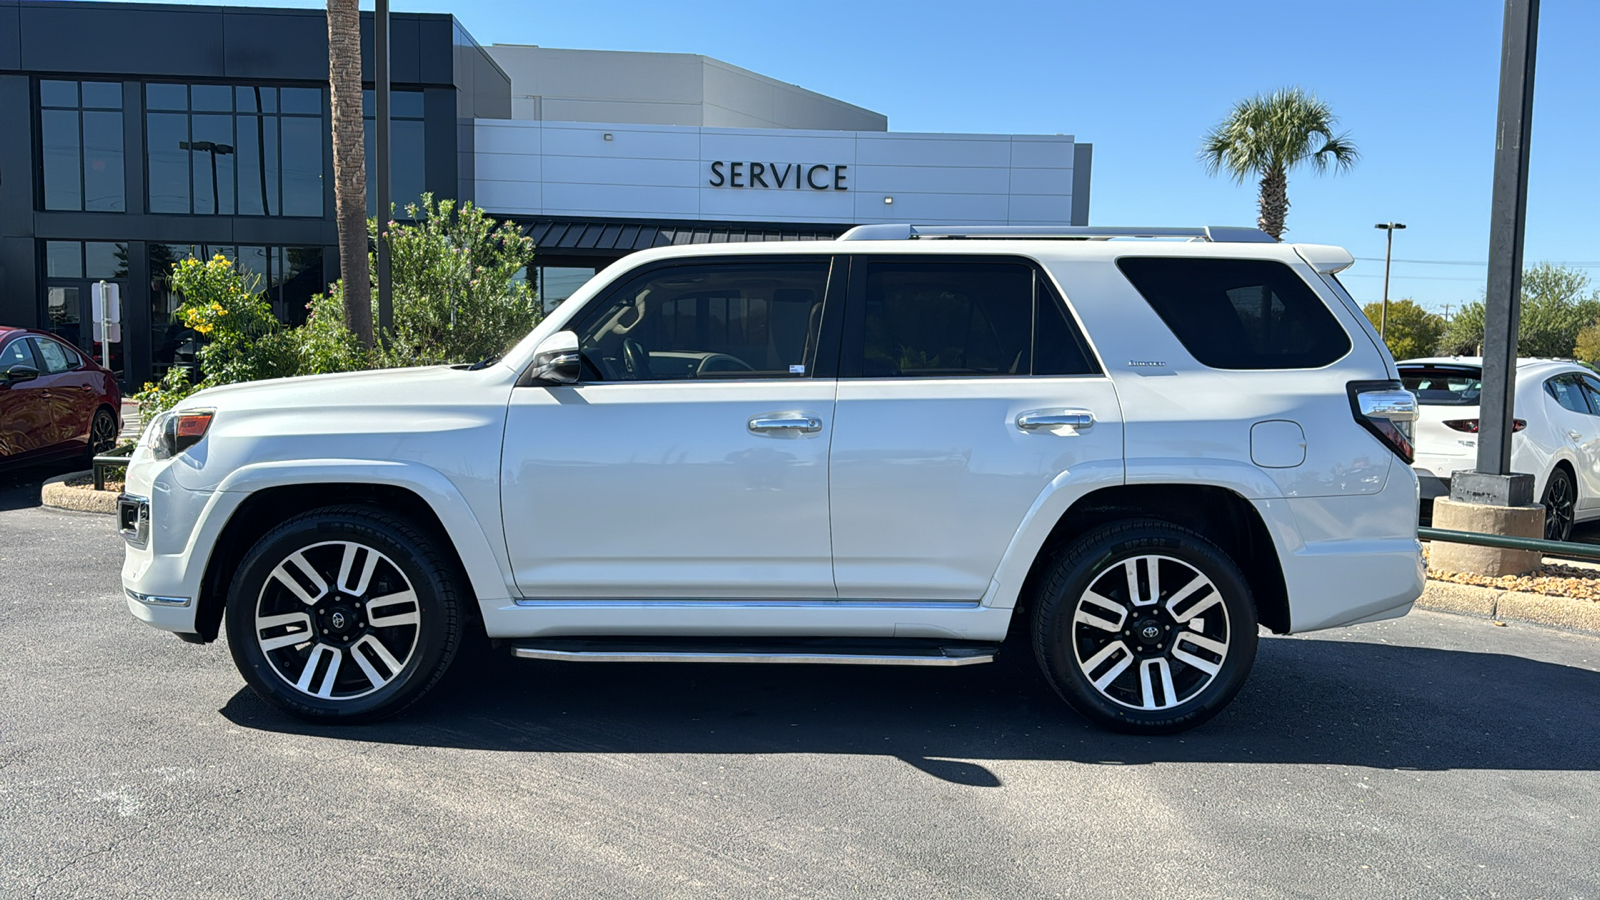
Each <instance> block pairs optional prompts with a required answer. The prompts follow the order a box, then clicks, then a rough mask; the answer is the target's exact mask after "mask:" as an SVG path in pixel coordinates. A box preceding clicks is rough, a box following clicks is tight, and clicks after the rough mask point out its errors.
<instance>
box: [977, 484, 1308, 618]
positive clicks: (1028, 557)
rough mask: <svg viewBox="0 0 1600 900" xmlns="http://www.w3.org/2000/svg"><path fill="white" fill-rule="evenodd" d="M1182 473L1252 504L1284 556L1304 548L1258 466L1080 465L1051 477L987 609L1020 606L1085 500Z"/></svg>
mask: <svg viewBox="0 0 1600 900" xmlns="http://www.w3.org/2000/svg"><path fill="white" fill-rule="evenodd" d="M1177 472H1181V473H1182V476H1183V477H1182V478H1181V479H1179V480H1181V482H1182V484H1183V485H1185V486H1194V485H1205V486H1209V487H1217V488H1223V489H1225V490H1228V491H1232V492H1233V493H1235V494H1238V495H1239V496H1240V497H1242V498H1244V499H1245V500H1246V501H1248V502H1249V503H1250V504H1251V505H1252V506H1253V507H1255V510H1256V513H1257V514H1258V515H1260V516H1261V517H1262V521H1263V522H1264V523H1265V525H1266V527H1267V532H1268V533H1269V534H1270V535H1271V536H1272V540H1273V542H1274V543H1275V544H1277V545H1278V549H1279V551H1280V553H1281V552H1283V551H1284V550H1286V549H1288V550H1292V549H1294V548H1296V547H1298V546H1299V544H1300V537H1299V534H1298V531H1297V530H1296V529H1295V527H1294V522H1293V519H1292V518H1290V516H1289V510H1288V504H1286V503H1284V502H1283V494H1282V492H1281V491H1279V490H1278V485H1277V483H1276V482H1274V481H1273V480H1272V478H1271V477H1269V476H1268V475H1267V474H1266V473H1265V472H1263V471H1261V469H1259V468H1257V467H1256V466H1254V465H1250V464H1247V463H1243V462H1232V461H1226V460H1197V459H1140V460H1132V459H1130V460H1128V461H1127V463H1126V469H1124V465H1123V463H1122V462H1121V461H1120V460H1118V461H1106V462H1102V463H1093V464H1090V465H1085V466H1076V467H1074V468H1072V469H1069V470H1067V471H1065V472H1062V473H1061V474H1060V475H1057V476H1056V477H1055V478H1053V479H1051V481H1050V483H1049V484H1048V485H1046V486H1045V488H1044V490H1042V491H1040V492H1039V496H1038V497H1036V498H1035V499H1034V501H1033V505H1032V506H1030V507H1029V508H1028V513H1027V515H1025V516H1023V519H1022V523H1021V524H1020V525H1019V526H1017V531H1016V533H1015V534H1014V535H1012V538H1011V543H1010V545H1009V546H1007V547H1006V552H1005V554H1004V555H1003V556H1001V558H1000V565H999V566H998V567H997V568H996V569H995V574H994V578H993V579H992V580H991V581H990V582H989V590H988V591H987V592H986V593H985V594H984V597H983V601H982V605H983V606H993V607H996V608H1003V609H1011V608H1015V606H1016V604H1017V600H1018V599H1019V597H1020V595H1021V592H1022V586H1023V583H1024V582H1025V581H1026V580H1027V578H1028V573H1029V572H1030V571H1032V569H1033V563H1034V560H1035V559H1037V558H1038V555H1039V551H1040V549H1041V548H1043V547H1044V543H1045V541H1046V540H1048V539H1049V537H1050V534H1051V532H1053V531H1054V530H1055V527H1056V525H1057V524H1058V523H1059V522H1060V521H1061V518H1062V517H1063V516H1065V515H1066V514H1067V512H1068V510H1070V509H1071V508H1072V507H1073V505H1074V504H1076V503H1077V502H1078V501H1079V500H1081V499H1083V498H1084V497H1086V496H1088V495H1089V494H1091V493H1093V492H1095V491H1097V490H1101V489H1104V488H1110V487H1121V486H1124V485H1129V486H1131V485H1139V484H1168V483H1173V482H1174V478H1173V475H1174V473H1177Z"/></svg>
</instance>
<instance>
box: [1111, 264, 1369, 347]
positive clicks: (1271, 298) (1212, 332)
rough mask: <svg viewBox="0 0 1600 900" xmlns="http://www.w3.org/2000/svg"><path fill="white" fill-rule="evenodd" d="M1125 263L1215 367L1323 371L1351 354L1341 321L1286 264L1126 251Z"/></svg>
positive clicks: (1182, 336)
mask: <svg viewBox="0 0 1600 900" xmlns="http://www.w3.org/2000/svg"><path fill="white" fill-rule="evenodd" d="M1117 268H1119V269H1121V270H1122V274H1123V275H1124V276H1126V277H1127V279H1128V281H1130V282H1132V283H1133V286H1134V288H1136V289H1137V290H1138V291H1139V293H1140V294H1141V295H1142V296H1143V297H1144V299H1145V301H1146V302H1147V303H1149V304H1150V307H1151V308H1152V309H1154V310H1155V311H1156V315H1158V316H1160V317H1161V321H1163V322H1165V323H1166V324H1167V327H1168V328H1170V329H1172V333H1173V334H1174V335H1176V336H1177V338H1178V340H1179V341H1180V342H1182V344H1183V346H1184V348H1185V349H1187V350H1188V351H1189V353H1190V354H1191V355H1193V356H1194V358H1195V359H1197V360H1199V361H1200V362H1201V363H1203V364H1205V365H1207V366H1210V367H1212V368H1214V369H1315V368H1320V367H1322V366H1325V365H1327V364H1329V363H1331V362H1333V361H1334V360H1337V359H1338V358H1339V357H1341V356H1344V355H1345V354H1346V353H1348V352H1350V338H1349V336H1348V335H1346V334H1345V332H1344V328H1343V327H1341V326H1340V325H1339V320H1338V319H1335V318H1334V317H1333V313H1331V312H1329V311H1328V308H1327V306H1326V305H1324V304H1323V302H1322V300H1321V298H1319V297H1318V296H1317V294H1316V293H1315V292H1314V291H1312V290H1311V288H1310V286H1309V285H1307V284H1306V283H1305V281H1303V280H1302V279H1301V278H1300V276H1298V275H1296V274H1295V273H1294V270H1293V269H1290V268H1289V267H1288V266H1286V265H1284V264H1283V263H1280V262H1274V261H1272V260H1262V259H1198V258H1168V257H1154V256H1125V257H1123V258H1121V259H1119V260H1117Z"/></svg>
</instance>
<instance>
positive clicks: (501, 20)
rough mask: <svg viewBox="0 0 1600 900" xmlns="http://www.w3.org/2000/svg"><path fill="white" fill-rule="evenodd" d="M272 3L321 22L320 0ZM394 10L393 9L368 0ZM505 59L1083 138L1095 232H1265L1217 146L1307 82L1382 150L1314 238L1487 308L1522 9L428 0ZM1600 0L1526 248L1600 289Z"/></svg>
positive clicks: (1571, 44) (925, 121)
mask: <svg viewBox="0 0 1600 900" xmlns="http://www.w3.org/2000/svg"><path fill="white" fill-rule="evenodd" d="M257 2H258V3H260V5H275V6H307V7H320V6H321V5H322V4H321V3H319V2H314V0H303V2H295V0H257ZM363 6H364V7H366V8H369V9H370V8H371V7H370V3H367V4H363ZM393 9H395V10H396V11H415V12H445V11H449V12H453V13H454V14H455V15H456V17H457V18H458V19H459V20H460V21H461V22H462V24H464V25H465V26H466V28H467V30H468V31H470V32H471V33H472V34H473V36H474V37H476V38H477V39H478V40H479V41H480V42H482V43H484V44H489V43H496V42H498V43H520V44H539V45H541V46H546V47H568V48H580V49H601V50H653V51H665V52H682V53H702V54H705V55H707V56H712V57H715V58H717V59H720V60H723V61H725V62H729V63H732V64H734V65H737V66H742V67H744V68H747V69H751V70H754V71H756V72H759V73H761V74H763V75H767V76H770V77H773V78H777V79H780V80H782V81H788V82H792V83H794V84H798V85H800V86H802V87H805V88H808V89H810V90H814V91H818V92H820V93H823V94H827V95H830V96H833V97H837V98H839V99H841V100H845V101H848V102H850V103H854V104H857V105H859V106H864V107H867V108H868V109H871V110H874V111H876V112H880V113H883V114H885V115H887V116H888V117H889V127H890V129H891V130H894V131H944V132H991V133H1016V134H1034V133H1043V134H1056V133H1065V134H1073V135H1076V136H1077V138H1078V139H1079V140H1082V141H1087V142H1090V143H1093V144H1094V147H1095V157H1094V174H1093V188H1092V195H1091V204H1090V222H1091V223H1092V224H1096V225H1191V224H1196V225H1198V224H1240V225H1246V224H1253V223H1254V221H1255V215H1256V211H1255V196H1256V190H1255V186H1254V185H1253V184H1247V185H1243V186H1239V185H1235V184H1233V183H1232V182H1231V181H1229V180H1227V179H1226V178H1223V177H1217V178H1212V177H1209V176H1207V175H1206V173H1205V170H1204V169H1203V168H1202V166H1201V165H1200V164H1199V163H1198V162H1196V160H1195V151H1196V149H1197V148H1198V146H1199V142H1200V136H1201V135H1202V134H1203V133H1204V132H1205V130H1206V129H1207V128H1209V127H1210V126H1211V125H1213V124H1215V123H1216V122H1217V121H1219V120H1221V119H1222V118H1223V116H1225V115H1226V114H1227V111H1228V109H1229V107H1230V106H1231V105H1232V104H1233V103H1234V102H1235V101H1237V100H1239V99H1241V98H1243V97H1246V96H1248V95H1251V94H1254V93H1258V92H1262V91H1269V90H1272V89H1274V88H1278V87H1281V86H1286V85H1300V86H1302V87H1305V88H1308V89H1310V90H1313V91H1315V92H1316V93H1317V94H1319V95H1320V96H1321V97H1322V98H1323V99H1325V100H1327V101H1328V102H1329V103H1330V104H1331V105H1332V106H1333V109H1334V111H1335V112H1336V113H1337V114H1338V115H1339V117H1340V119H1341V124H1342V125H1343V127H1345V128H1346V129H1348V131H1349V133H1350V136H1351V138H1352V139H1353V140H1354V141H1355V142H1356V144H1357V146H1358V147H1359V148H1360V150H1361V153H1362V160H1361V162H1360V164H1359V165H1358V166H1357V167H1356V169H1355V170H1354V171H1353V172H1352V173H1350V174H1347V175H1339V176H1320V177H1319V176H1316V175H1314V174H1313V173H1311V172H1310V171H1309V170H1302V171H1299V172H1298V173H1293V174H1291V175H1290V180H1289V198H1290V201H1291V203H1292V204H1293V207H1292V209H1291V210H1290V214H1289V228H1290V232H1289V234H1288V235H1287V237H1288V238H1289V239H1291V240H1301V241H1311V242H1318V243H1334V244H1341V245H1343V246H1345V247H1346V248H1348V249H1349V250H1350V251H1351V252H1352V253H1353V254H1355V256H1356V257H1358V262H1357V263H1356V265H1355V267H1354V268H1352V269H1351V270H1349V272H1348V273H1346V276H1345V283H1346V284H1347V285H1348V286H1349V287H1350V289H1351V292H1352V293H1354V294H1355V296H1356V297H1357V299H1360V300H1362V301H1364V302H1365V301H1370V300H1376V299H1378V298H1379V297H1380V296H1381V292H1382V283H1383V281H1382V275H1383V262H1382V257H1383V232H1382V231H1379V230H1377V229H1374V228H1373V227H1372V226H1373V224H1374V223H1376V222H1382V221H1390V220H1394V221H1399V222H1404V223H1406V225H1407V226H1408V228H1407V230H1405V231H1403V232H1399V233H1397V237H1396V240H1395V253H1394V255H1395V258H1396V259H1397V260H1428V261H1432V262H1397V263H1396V264H1395V267H1394V276H1393V281H1392V284H1391V287H1390V296H1391V297H1392V298H1401V297H1412V298H1414V299H1416V300H1417V301H1418V302H1419V303H1422V304H1423V305H1424V306H1426V307H1428V308H1430V309H1435V310H1443V308H1444V307H1445V305H1446V304H1449V305H1451V306H1452V307H1453V308H1459V307H1460V305H1461V303H1462V302H1463V301H1468V302H1470V301H1473V300H1477V299H1481V297H1482V294H1483V286H1484V280H1485V276H1486V268H1485V266H1484V260H1485V258H1486V256H1487V252H1488V241H1489V228H1488V221H1489V191H1490V181H1491V175H1492V172H1493V162H1494V130H1495V116H1496V102H1497V91H1498V84H1499V56H1500V31H1501V23H1502V16H1503V5H1502V3H1501V2H1498V0H1448V2H1447V0H1386V2H1373V0H1346V2H1343V3H1337V4H1333V3H1311V2H1306V0H1290V2H1285V0H1275V2H1265V0H1224V2H1220V3H1196V2H1175V0H1148V2H1145V0H1121V2H1111V0H1101V2H1067V0H1057V2H1008V0H988V2H983V3H976V2H972V0H965V2H945V0H921V2H915V3H902V2H882V0H855V2H835V0H807V2H802V3H758V2H750V0H740V2H695V0H678V2H673V3H655V2H648V3H647V2H613V0H580V2H573V0H561V2H544V0H416V2H397V3H396V4H395V5H394V6H393ZM1597 46H1600V2H1595V0H1544V3H1543V5H1542V9H1541V22H1540V32H1539V46H1538V74H1537V77H1536V81H1535V85H1536V92H1535V93H1536V100H1535V109H1534V117H1533V140H1532V162H1531V169H1530V177H1529V185H1528V230H1527V244H1526V248H1527V249H1526V256H1527V260H1528V261H1529V262H1530V263H1532V262H1536V261H1540V260H1550V261H1555V262H1563V263H1579V264H1582V265H1584V266H1585V269H1584V271H1585V272H1587V273H1588V274H1589V275H1590V276H1591V278H1593V279H1594V281H1595V282H1596V283H1597V284H1600V228H1597V227H1596V225H1595V221H1596V218H1597V216H1600V164H1597V162H1596V158H1595V154H1594V152H1593V149H1592V148H1595V147H1597V146H1600V52H1597V50H1596V47H1597Z"/></svg>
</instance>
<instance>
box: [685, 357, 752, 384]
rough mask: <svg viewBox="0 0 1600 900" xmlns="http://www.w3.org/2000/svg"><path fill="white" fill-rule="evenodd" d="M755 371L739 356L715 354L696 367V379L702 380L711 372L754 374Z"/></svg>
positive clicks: (701, 361)
mask: <svg viewBox="0 0 1600 900" xmlns="http://www.w3.org/2000/svg"><path fill="white" fill-rule="evenodd" d="M755 370H756V367H755V366H752V365H750V364H749V363H747V362H745V361H744V360H742V359H740V358H739V357H737V356H733V355H731V354H728V353H713V354H711V355H710V356H707V357H706V358H705V359H702V360H700V365H698V366H696V367H695V370H694V374H695V377H696V378H700V377H702V376H704V375H706V374H707V373H709V372H754V371H755Z"/></svg>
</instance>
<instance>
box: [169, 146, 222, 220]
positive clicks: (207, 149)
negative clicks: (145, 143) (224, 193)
mask: <svg viewBox="0 0 1600 900" xmlns="http://www.w3.org/2000/svg"><path fill="white" fill-rule="evenodd" d="M178 149H179V150H191V151H199V152H201V153H209V154H211V214H212V215H213V216H214V215H217V214H218V213H219V212H221V209H222V207H221V205H220V201H219V199H218V197H217V155H218V154H221V155H223V156H227V155H228V154H229V153H232V152H233V145H232V144H218V143H214V142H212V141H179V142H178Z"/></svg>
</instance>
